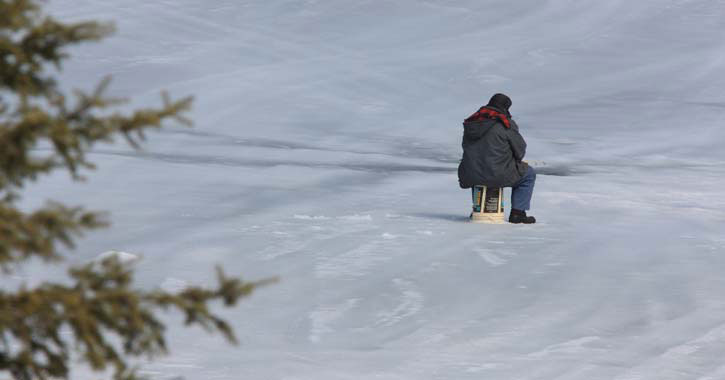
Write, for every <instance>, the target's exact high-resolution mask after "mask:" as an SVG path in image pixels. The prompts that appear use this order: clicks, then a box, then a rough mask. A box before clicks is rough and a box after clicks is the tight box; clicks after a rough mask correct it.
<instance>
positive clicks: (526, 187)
mask: <svg viewBox="0 0 725 380" xmlns="http://www.w3.org/2000/svg"><path fill="white" fill-rule="evenodd" d="M534 183H536V171H535V170H534V168H532V167H531V166H529V169H528V170H526V173H524V176H523V177H521V179H520V180H519V182H517V183H516V184H515V185H514V186H513V187H512V188H511V207H512V208H515V209H517V210H522V211H526V210H529V209H530V208H531V196H532V195H534Z"/></svg>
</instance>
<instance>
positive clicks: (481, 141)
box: [458, 107, 528, 188]
mask: <svg viewBox="0 0 725 380" xmlns="http://www.w3.org/2000/svg"><path fill="white" fill-rule="evenodd" d="M463 131H464V132H463V144H462V145H463V159H462V160H461V163H460V165H459V166H458V180H459V183H460V186H461V187H462V188H470V187H473V186H476V185H484V186H492V187H511V186H513V185H514V184H516V183H517V182H518V181H519V180H520V179H521V177H522V176H523V175H524V173H526V170H527V167H528V166H527V165H526V163H524V162H522V161H521V160H522V159H523V158H524V154H525V153H526V142H525V141H524V139H523V137H521V134H519V128H518V125H516V122H514V121H513V120H512V119H511V118H510V117H508V116H507V115H506V114H505V113H503V111H500V110H498V109H496V108H493V107H482V108H481V109H480V110H479V111H478V112H476V113H475V114H473V115H472V116H471V117H469V118H468V119H466V121H465V122H464V123H463Z"/></svg>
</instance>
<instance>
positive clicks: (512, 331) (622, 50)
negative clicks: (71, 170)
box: [16, 0, 725, 380]
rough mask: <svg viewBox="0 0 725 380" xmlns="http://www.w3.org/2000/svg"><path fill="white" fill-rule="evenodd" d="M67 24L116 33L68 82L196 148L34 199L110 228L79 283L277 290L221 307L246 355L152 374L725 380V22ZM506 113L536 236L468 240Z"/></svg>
mask: <svg viewBox="0 0 725 380" xmlns="http://www.w3.org/2000/svg"><path fill="white" fill-rule="evenodd" d="M49 5H50V8H51V10H52V11H53V13H54V14H56V15H58V16H60V17H63V18H65V19H69V20H78V19H89V18H92V19H104V20H115V21H116V24H117V27H118V33H117V34H116V35H115V36H114V37H112V38H110V39H108V40H106V41H105V42H103V43H101V44H91V45H87V46H84V47H80V48H77V49H74V50H73V51H72V53H73V56H74V60H73V64H68V65H66V70H65V71H64V78H65V80H64V83H65V84H66V85H68V86H72V87H82V88H86V89H87V88H91V87H92V86H93V84H94V83H96V82H97V81H98V80H99V79H100V78H101V77H102V76H103V75H105V74H113V76H114V84H113V89H114V93H115V94H117V95H121V96H129V97H132V98H133V99H134V103H133V104H136V105H139V104H148V103H149V102H159V96H158V94H159V92H160V91H161V90H162V89H167V90H169V91H170V92H171V93H172V94H173V95H175V96H177V97H180V96H183V95H187V94H193V95H195V97H196V101H195V107H194V111H193V113H192V115H190V116H192V118H193V119H194V120H195V127H194V128H193V129H186V128H182V127H176V126H170V127H168V128H166V129H164V130H163V131H161V132H158V133H152V134H151V135H150V136H149V141H148V143H147V144H146V149H145V151H144V152H141V153H137V152H133V151H132V150H131V149H129V148H128V147H126V146H124V145H123V144H120V143H119V144H118V145H110V146H99V147H97V149H95V153H94V155H93V156H92V157H93V159H94V160H96V161H97V162H98V164H99V170H97V171H96V172H94V173H90V174H89V176H90V180H89V181H88V182H87V183H85V184H72V183H71V182H70V181H69V180H68V179H67V178H66V177H67V176H65V175H61V174H58V175H53V176H52V177H50V178H47V179H44V180H43V181H41V182H40V183H39V184H38V185H37V186H35V187H33V188H31V189H29V193H28V196H27V197H26V199H25V200H26V202H27V206H28V207H32V206H34V205H38V204H40V203H41V202H42V201H43V200H44V199H46V198H56V199H63V200H65V201H67V202H68V203H73V204H85V205H87V206H89V207H91V208H95V209H101V210H108V211H110V212H111V215H112V219H113V221H114V224H113V227H112V228H110V229H108V230H103V231H99V232H94V233H92V234H88V235H87V236H86V237H85V238H84V239H83V240H81V241H80V242H79V245H78V248H77V250H76V251H75V252H74V253H72V254H71V259H70V261H71V262H73V263H79V262H85V261H89V260H92V259H93V258H94V257H96V256H97V255H98V254H100V253H101V252H106V251H109V250H118V251H124V252H133V253H134V254H137V255H139V256H140V257H143V259H142V260H141V261H139V262H137V263H136V264H135V265H136V267H137V268H138V281H139V283H140V284H141V285H142V286H145V287H157V286H158V287H162V288H164V289H168V290H174V289H180V288H183V287H184V286H185V285H186V284H208V283H211V282H212V280H213V270H212V269H213V266H214V264H217V263H218V264H221V265H222V266H223V267H224V269H225V270H226V271H227V272H229V273H232V274H239V275H242V276H244V277H245V278H248V279H259V278H264V277H268V276H279V277H280V279H281V282H280V283H279V284H276V285H273V286H270V287H268V288H265V289H262V290H260V291H259V293H257V294H255V295H254V296H253V297H252V298H250V299H248V300H246V301H245V302H243V303H242V304H241V305H240V306H239V307H238V308H235V309H233V310H228V311H224V315H225V316H226V317H227V318H229V319H230V320H231V321H232V322H233V325H234V327H235V328H236V330H237V332H238V335H239V337H240V340H241V345H240V346H238V347H231V346H228V345H226V344H224V343H223V342H222V340H221V338H220V337H218V336H216V337H214V336H207V335H206V334H204V333H203V332H202V331H199V330H195V329H184V328H181V327H179V326H180V323H179V321H178V319H175V318H176V317H173V316H172V317H170V319H169V320H170V323H171V325H172V326H173V327H172V328H171V329H170V334H171V337H172V338H171V346H172V354H171V355H170V356H168V357H165V358H162V359H161V360H159V361H157V362H154V363H151V364H147V365H145V366H144V371H145V373H146V374H148V375H150V376H152V378H153V379H167V380H168V379H180V378H183V379H187V380H193V379H230V380H231V379H274V380H276V379H279V380H338V379H382V380H394V379H395V380H397V379H401V380H408V379H410V380H423V379H446V380H447V379H502V380H503V379H505V380H534V379H536V380H538V379H547V380H549V379H551V380H553V379H557V380H575V379H577V380H578V379H587V380H597V379H607V380H610V379H615V380H642V379H653V380H655V379H656V380H671V379H683V380H684V379H688V380H690V379H697V380H716V379H723V378H725V358H724V357H723V352H725V296H724V295H725V276H723V272H724V271H725V191H723V187H724V186H725V150H724V149H722V145H723V141H725V128H724V127H725V126H723V120H725V93H723V88H725V38H724V37H725V3H723V2H722V1H719V0H638V1H624V0H607V1H594V0H586V1H573V0H551V1H538V0H527V1H517V2H510V1H504V0H495V1H487V2H481V1H473V0H470V1H452V0H417V1H414V0H396V1H382V0H378V1H370V0H368V1H365V0H363V1H360V0H356V1H352V0H350V1H348V0H345V1H316V0H294V1H293V0H265V1H231V0H226V1H222V0H215V1H201V0H196V1H190V0H175V1H141V0H123V1H120V0H119V1H106V0H73V1H63V0H54V1H51V2H50V4H49ZM494 92H505V93H507V94H509V95H510V96H511V97H512V99H513V102H514V105H513V107H512V112H513V114H514V117H515V118H516V119H517V120H518V122H519V125H520V126H521V129H522V133H523V134H524V136H525V137H526V139H527V141H528V143H529V152H528V159H529V160H531V161H533V162H536V164H537V166H539V167H540V173H541V174H542V175H540V176H539V177H538V181H537V184H536V191H535V194H534V202H533V210H532V212H531V213H532V214H533V215H535V216H536V217H537V218H538V220H539V221H540V223H538V224H536V225H534V226H512V225H502V226H489V225H473V224H470V223H467V221H466V217H467V215H468V212H469V210H470V205H469V202H470V200H469V199H470V193H469V192H467V191H464V190H461V189H459V188H458V184H457V180H456V173H455V167H456V165H457V161H458V158H459V156H460V154H461V150H460V138H461V132H462V130H461V121H462V119H463V118H465V117H466V116H468V115H469V114H470V113H472V112H473V111H475V110H476V109H477V108H478V107H479V106H480V105H481V104H482V103H484V102H485V101H486V100H487V99H488V97H489V96H490V95H491V94H493V93H494ZM154 104H158V103H154ZM56 275H57V273H49V272H48V269H47V268H45V267H43V266H30V267H28V268H26V269H25V270H24V272H23V273H21V274H20V276H19V277H16V279H19V280H25V281H29V282H31V283H32V282H37V281H41V280H44V279H48V278H52V277H53V276H56ZM80 368H81V367H79V369H78V370H77V373H76V375H77V377H74V378H77V379H90V377H89V376H88V375H87V374H86V373H85V370H82V369H80Z"/></svg>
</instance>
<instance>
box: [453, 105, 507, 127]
mask: <svg viewBox="0 0 725 380" xmlns="http://www.w3.org/2000/svg"><path fill="white" fill-rule="evenodd" d="M490 119H498V120H500V121H501V122H502V123H503V125H504V126H505V127H506V128H511V121H510V120H509V118H508V117H507V116H506V115H505V114H503V113H501V112H498V111H496V110H492V109H490V108H486V107H481V109H479V110H478V111H477V112H476V113H474V114H473V115H471V116H469V117H468V119H466V120H465V121H464V123H467V122H471V121H484V120H490Z"/></svg>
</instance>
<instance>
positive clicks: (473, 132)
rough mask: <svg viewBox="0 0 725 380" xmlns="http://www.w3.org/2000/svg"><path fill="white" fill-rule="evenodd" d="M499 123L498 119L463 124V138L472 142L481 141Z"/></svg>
mask: <svg viewBox="0 0 725 380" xmlns="http://www.w3.org/2000/svg"><path fill="white" fill-rule="evenodd" d="M498 122H499V121H498V120H496V119H484V120H475V121H465V122H464V123H463V137H464V138H465V139H469V140H470V141H476V140H479V139H481V138H482V137H483V136H484V135H485V134H486V132H488V131H489V130H490V129H491V128H493V126H494V125H496V123H498Z"/></svg>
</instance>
